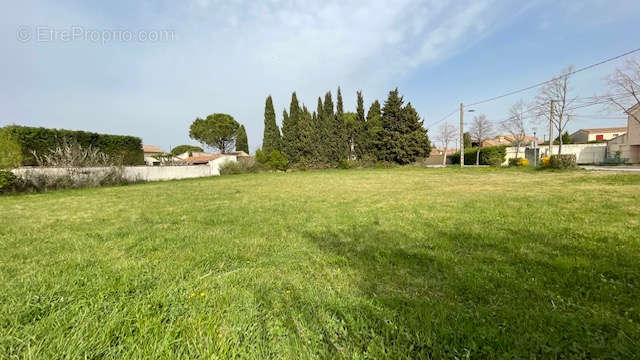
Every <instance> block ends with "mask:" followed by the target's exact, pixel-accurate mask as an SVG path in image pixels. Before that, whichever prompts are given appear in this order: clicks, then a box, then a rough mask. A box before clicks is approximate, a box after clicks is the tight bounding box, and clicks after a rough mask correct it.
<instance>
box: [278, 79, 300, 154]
mask: <svg viewBox="0 0 640 360" xmlns="http://www.w3.org/2000/svg"><path fill="white" fill-rule="evenodd" d="M301 112H302V111H301V109H300V104H299V103H298V97H297V96H296V93H295V91H294V92H293V94H291V105H290V106H289V114H288V116H285V117H284V120H283V121H282V145H283V146H282V147H283V150H284V153H285V155H286V156H287V158H288V159H289V161H291V162H293V163H295V162H298V160H299V159H300V149H299V147H300V143H299V140H300V131H299V129H298V126H299V123H300V116H301ZM285 113H286V111H285Z"/></svg>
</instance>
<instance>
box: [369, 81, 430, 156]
mask: <svg viewBox="0 0 640 360" xmlns="http://www.w3.org/2000/svg"><path fill="white" fill-rule="evenodd" d="M403 103H404V100H403V99H402V97H401V96H400V95H399V93H398V89H397V88H396V89H395V90H393V91H391V92H389V97H388V98H387V101H385V103H384V107H383V108H382V132H381V142H380V144H379V146H378V158H379V159H380V160H384V161H391V162H396V163H399V164H408V163H411V162H414V161H416V159H417V158H418V157H424V156H427V154H428V151H429V149H430V147H431V144H430V143H429V138H428V137H427V132H426V130H425V129H424V128H423V127H422V120H421V119H420V116H419V115H418V112H417V111H416V110H415V109H414V108H413V106H411V104H410V103H409V104H407V105H406V106H403Z"/></svg>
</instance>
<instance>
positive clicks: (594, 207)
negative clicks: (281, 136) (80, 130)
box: [0, 168, 640, 359]
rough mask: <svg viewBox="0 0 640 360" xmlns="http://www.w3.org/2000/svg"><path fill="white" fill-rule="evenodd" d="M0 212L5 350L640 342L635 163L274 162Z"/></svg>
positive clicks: (107, 352)
mask: <svg viewBox="0 0 640 360" xmlns="http://www.w3.org/2000/svg"><path fill="white" fill-rule="evenodd" d="M0 213H1V215H0V358H65V357H67V358H211V359H216V358H256V359H257V358H283V359H298V358H302V359H305V358H325V359H334V358H356V359H365V358H371V359H379V358H401V359H415V358H443V357H444V358H456V357H457V358H466V357H471V358H505V357H506V358H513V357H515V358H557V357H559V358H624V359H630V358H634V357H637V356H639V355H638V351H639V350H640V175H635V174H629V175H617V174H610V173H607V174H602V173H589V172H555V173H553V172H537V171H523V170H512V169H505V170H495V169H465V170H459V169H418V168H400V169H381V170H349V171H337V170H334V171H318V172H306V173H305V172H299V173H288V174H283V173H267V174H253V175H237V176H226V177H217V178H207V179H196V180H186V181H171V182H162V183H148V184H140V185H134V186H126V187H111V188H100V189H88V190H74V191H60V192H53V193H47V194H35V195H25V196H5V197H0Z"/></svg>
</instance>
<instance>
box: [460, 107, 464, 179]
mask: <svg viewBox="0 0 640 360" xmlns="http://www.w3.org/2000/svg"><path fill="white" fill-rule="evenodd" d="M460 167H461V168H463V167H464V105H463V104H462V103H460Z"/></svg>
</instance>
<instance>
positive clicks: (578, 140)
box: [570, 127, 627, 144]
mask: <svg viewBox="0 0 640 360" xmlns="http://www.w3.org/2000/svg"><path fill="white" fill-rule="evenodd" d="M626 133H627V128H626V127H609V128H593V129H580V130H578V131H576V132H574V133H573V134H571V135H570V136H571V141H572V142H573V143H574V144H586V143H590V142H605V141H609V140H611V139H614V138H616V137H618V136H620V135H624V134H626Z"/></svg>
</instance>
